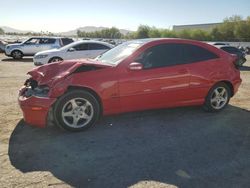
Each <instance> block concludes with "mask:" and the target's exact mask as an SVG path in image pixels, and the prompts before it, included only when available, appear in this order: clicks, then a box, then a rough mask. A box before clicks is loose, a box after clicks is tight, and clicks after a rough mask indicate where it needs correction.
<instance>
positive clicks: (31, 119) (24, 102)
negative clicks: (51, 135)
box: [18, 87, 56, 127]
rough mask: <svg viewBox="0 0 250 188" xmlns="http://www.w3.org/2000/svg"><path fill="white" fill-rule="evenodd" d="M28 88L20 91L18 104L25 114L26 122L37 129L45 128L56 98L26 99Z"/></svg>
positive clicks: (33, 97)
mask: <svg viewBox="0 0 250 188" xmlns="http://www.w3.org/2000/svg"><path fill="white" fill-rule="evenodd" d="M25 90H26V88H25V87H22V88H21V89H20V90H19V97H18V103H19V105H20V107H21V109H22V112H23V118H24V121H25V122H26V123H28V124H30V125H33V126H36V127H45V126H46V124H47V117H48V112H49V110H50V108H51V106H52V105H53V103H54V102H55V101H56V99H55V98H46V97H36V96H31V97H25V96H24V92H25Z"/></svg>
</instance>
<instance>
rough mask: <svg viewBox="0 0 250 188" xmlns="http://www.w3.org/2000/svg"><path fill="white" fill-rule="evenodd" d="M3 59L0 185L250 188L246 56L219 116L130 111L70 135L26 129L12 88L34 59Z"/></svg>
mask: <svg viewBox="0 0 250 188" xmlns="http://www.w3.org/2000/svg"><path fill="white" fill-rule="evenodd" d="M0 59H1V61H0V93H1V99H0V111H1V113H0V116H1V117H0V187H109V188H111V187H115V188H119V187H136V188H142V187H143V188H144V187H171V188H172V187H191V188H194V187H209V188H210V187H213V188H216V187H218V188H221V187H226V188H230V187H237V188H238V187H250V178H249V177H250V111H249V110H250V57H248V62H247V63H246V64H245V66H244V67H243V68H242V69H241V76H242V79H243V83H242V85H241V87H240V90H239V92H238V93H237V94H236V96H235V97H234V98H233V99H232V100H231V102H230V105H229V106H228V107H227V108H226V109H225V110H224V111H222V112H220V113H206V112H203V111H202V109H201V108H200V107H186V108H174V109H165V110H155V111H146V112H137V113H127V114H123V115H118V116H111V117H105V118H102V119H101V120H100V121H99V123H98V124H97V126H95V127H94V128H92V129H90V130H89V131H87V132H82V133H75V134H72V133H68V132H63V131H61V130H59V129H57V128H56V127H47V128H45V129H39V128H34V127H30V126H27V125H25V123H24V121H23V120H22V113H21V111H20V109H19V107H18V105H17V91H18V89H19V87H20V86H21V85H22V84H23V82H24V80H25V79H26V77H27V76H26V75H25V73H26V72H27V71H28V70H30V69H31V68H33V63H32V59H31V58H25V59H23V60H22V61H14V60H12V59H10V58H6V57H5V56H4V54H0Z"/></svg>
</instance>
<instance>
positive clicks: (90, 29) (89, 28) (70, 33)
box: [57, 26, 132, 36]
mask: <svg viewBox="0 0 250 188" xmlns="http://www.w3.org/2000/svg"><path fill="white" fill-rule="evenodd" d="M103 29H108V27H95V26H85V27H79V28H77V29H75V30H70V31H66V32H60V33H57V34H59V35H64V36H73V35H77V30H80V31H85V32H94V31H101V30H103ZM120 32H121V33H122V34H124V35H126V34H128V33H130V32H132V31H129V30H126V29H120Z"/></svg>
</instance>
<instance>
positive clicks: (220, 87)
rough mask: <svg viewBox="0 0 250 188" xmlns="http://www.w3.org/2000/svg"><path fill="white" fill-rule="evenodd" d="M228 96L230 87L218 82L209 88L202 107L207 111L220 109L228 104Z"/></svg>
mask: <svg viewBox="0 0 250 188" xmlns="http://www.w3.org/2000/svg"><path fill="white" fill-rule="evenodd" d="M230 97H231V90H230V88H229V87H228V85H227V84H225V83H223V82H220V83H218V84H216V85H214V86H213V87H212V88H211V89H210V90H209V92H208V95H207V97H206V99H205V104H204V105H203V108H204V109H205V110H206V111H208V112H218V111H221V110H222V109H224V108H225V107H226V106H227V105H228V103H229V100H230Z"/></svg>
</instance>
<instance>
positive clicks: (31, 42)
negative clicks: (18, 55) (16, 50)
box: [25, 38, 40, 45]
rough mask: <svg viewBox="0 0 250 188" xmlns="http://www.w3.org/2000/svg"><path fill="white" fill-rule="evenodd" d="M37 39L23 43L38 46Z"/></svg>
mask: <svg viewBox="0 0 250 188" xmlns="http://www.w3.org/2000/svg"><path fill="white" fill-rule="evenodd" d="M39 41H40V40H39V39H38V38H31V39H29V40H27V41H26V42H25V44H28V45H32V44H39Z"/></svg>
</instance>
